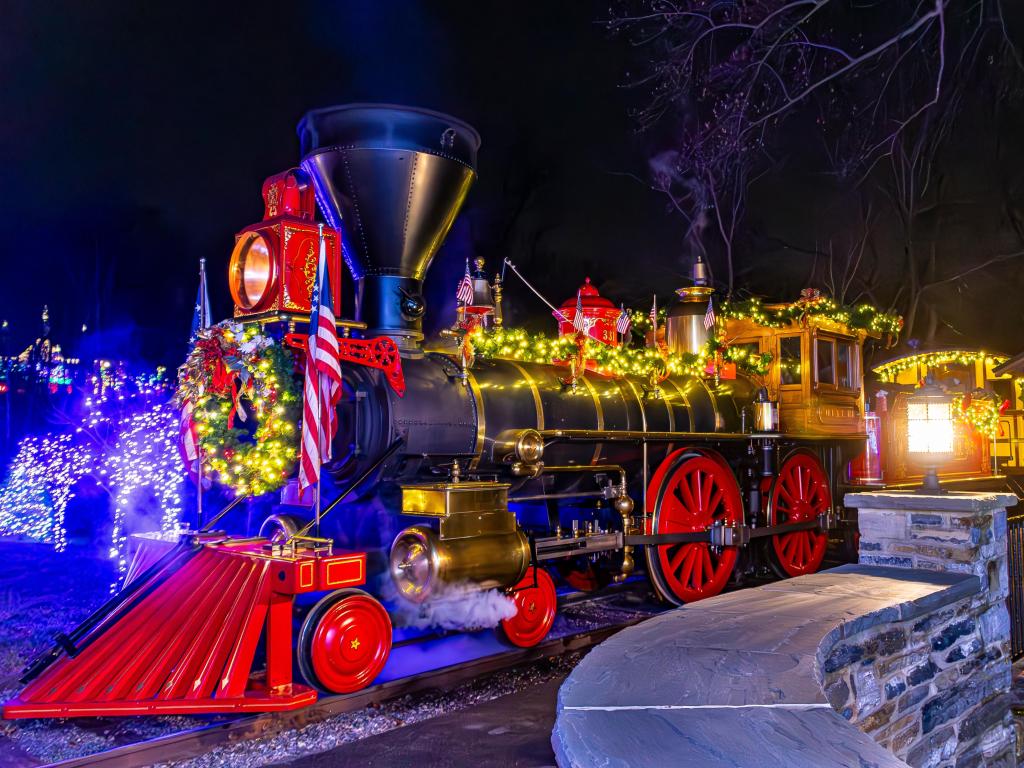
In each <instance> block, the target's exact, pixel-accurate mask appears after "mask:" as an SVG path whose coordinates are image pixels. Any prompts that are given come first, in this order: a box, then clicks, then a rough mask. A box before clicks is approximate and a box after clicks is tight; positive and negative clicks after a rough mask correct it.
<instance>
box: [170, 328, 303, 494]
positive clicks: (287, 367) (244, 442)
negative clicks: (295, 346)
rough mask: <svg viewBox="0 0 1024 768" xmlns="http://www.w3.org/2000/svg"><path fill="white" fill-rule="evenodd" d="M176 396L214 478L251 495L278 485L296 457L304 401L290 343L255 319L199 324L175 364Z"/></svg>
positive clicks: (274, 488)
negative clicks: (180, 360)
mask: <svg viewBox="0 0 1024 768" xmlns="http://www.w3.org/2000/svg"><path fill="white" fill-rule="evenodd" d="M177 400H178V404H179V406H181V407H182V409H183V412H184V413H185V414H189V413H191V424H190V425H188V426H189V428H190V429H191V431H192V434H193V435H194V438H195V441H196V443H197V445H198V448H199V455H200V457H201V459H202V462H203V466H204V468H207V467H208V468H209V469H212V470H213V473H214V477H215V479H216V480H217V481H218V482H221V483H223V484H224V485H227V486H229V487H231V488H232V489H234V491H235V492H236V493H238V494H240V495H241V494H252V495H254V496H258V495H260V494H263V493H267V492H268V491H273V490H276V489H277V488H280V487H281V486H282V485H284V483H285V480H287V479H288V477H289V476H290V475H291V472H292V469H293V468H294V465H295V460H296V458H297V457H298V447H299V433H298V427H297V425H298V423H299V418H300V415H301V408H302V398H301V392H300V390H299V379H298V377H297V376H296V375H295V360H294V358H293V356H292V353H291V351H290V350H288V349H287V348H285V347H284V346H283V345H282V344H280V343H278V342H276V341H274V339H272V338H270V337H269V336H265V335H263V334H261V333H260V329H259V327H258V326H256V325H249V326H243V325H241V324H240V323H235V322H231V321H225V322H223V323H218V324H217V325H213V326H210V327H209V328H205V329H203V330H201V331H199V333H198V335H197V338H196V341H195V344H194V345H193V347H192V350H191V352H190V353H189V356H188V359H187V360H186V361H185V364H184V365H182V366H181V368H179V369H178V391H177Z"/></svg>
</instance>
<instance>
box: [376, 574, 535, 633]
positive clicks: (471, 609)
mask: <svg viewBox="0 0 1024 768" xmlns="http://www.w3.org/2000/svg"><path fill="white" fill-rule="evenodd" d="M394 604H395V606H396V611H395V612H394V613H393V614H392V616H391V618H392V620H393V621H394V623H395V625H396V626H400V627H416V628H418V629H427V628H429V627H437V628H440V629H488V628H490V627H496V626H498V624H499V623H500V622H501V620H502V619H510V618H512V617H513V616H515V615H516V604H515V601H513V600H512V598H511V597H509V596H508V595H506V594H505V593H504V592H500V591H498V590H497V589H486V590H481V589H480V588H479V587H478V586H476V585H474V584H472V583H468V582H463V583H461V584H445V585H442V586H441V587H440V588H439V589H438V590H437V591H436V592H435V593H434V594H432V595H431V596H430V599H429V600H428V601H427V602H424V603H413V602H410V601H409V600H406V599H405V598H404V597H397V598H396V599H395V603H394Z"/></svg>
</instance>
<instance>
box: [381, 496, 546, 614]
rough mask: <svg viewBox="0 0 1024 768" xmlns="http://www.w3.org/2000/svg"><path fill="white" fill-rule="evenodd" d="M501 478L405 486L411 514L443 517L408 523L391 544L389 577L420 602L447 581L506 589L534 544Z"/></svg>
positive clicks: (405, 504)
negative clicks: (435, 525)
mask: <svg viewBox="0 0 1024 768" xmlns="http://www.w3.org/2000/svg"><path fill="white" fill-rule="evenodd" d="M508 488H509V486H508V485H506V484H503V483H488V482H482V483H481V482H467V483H436V484H432V485H416V486H403V487H402V508H403V511H404V512H406V513H408V514H416V515H427V516H431V517H439V518H440V524H439V526H438V530H437V531H435V530H434V529H433V527H431V526H429V525H414V526H412V527H411V528H406V529H405V530H404V531H402V532H401V533H399V534H398V536H397V537H396V538H395V542H394V544H393V545H392V546H391V557H390V571H391V578H392V580H393V581H394V583H395V586H396V587H397V589H398V591H399V593H400V594H401V595H403V596H404V597H405V598H407V599H408V600H411V601H413V602H416V603H422V602H425V601H426V600H428V599H431V598H438V597H443V596H444V593H445V591H446V588H447V587H449V586H458V587H460V588H462V587H470V588H472V589H504V588H506V587H510V586H512V585H513V584H515V583H516V582H517V581H519V580H520V579H521V578H522V577H523V574H525V573H526V568H527V566H528V565H529V564H530V544H529V541H528V540H527V538H526V535H525V534H524V533H523V531H522V530H521V529H520V528H519V525H518V524H517V522H516V518H515V515H514V514H513V513H512V512H510V511H509V509H508Z"/></svg>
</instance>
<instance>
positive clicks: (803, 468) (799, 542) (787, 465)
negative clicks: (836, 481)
mask: <svg viewBox="0 0 1024 768" xmlns="http://www.w3.org/2000/svg"><path fill="white" fill-rule="evenodd" d="M769 483H770V490H769V491H768V520H769V524H770V525H786V524H787V523H802V522H806V521H809V520H817V519H818V515H820V514H822V513H824V512H827V511H828V510H829V508H830V507H831V506H832V494H831V492H830V491H829V483H828V475H826V474H825V469H824V468H823V467H822V466H821V462H820V461H818V458H817V457H816V456H815V455H814V454H812V453H810V452H808V451H797V452H796V453H792V454H790V455H789V456H787V457H786V460H785V461H783V462H782V466H781V467H780V468H779V474H778V477H775V478H774V479H772V480H770V481H769ZM827 545H828V534H826V533H825V531H822V530H820V529H805V530H802V531H793V533H778V534H776V535H774V536H772V542H771V548H770V549H771V554H772V561H773V562H772V564H773V565H774V566H775V569H776V570H778V571H779V572H780V574H779V575H781V576H803V575H805V574H808V573H814V572H815V571H817V570H818V568H820V567H821V561H822V560H823V559H824V558H825V549H826V547H827Z"/></svg>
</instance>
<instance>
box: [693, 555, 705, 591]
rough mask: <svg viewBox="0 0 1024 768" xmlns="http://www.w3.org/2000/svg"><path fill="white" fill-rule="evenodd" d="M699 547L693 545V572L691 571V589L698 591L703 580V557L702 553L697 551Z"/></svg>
mask: <svg viewBox="0 0 1024 768" xmlns="http://www.w3.org/2000/svg"><path fill="white" fill-rule="evenodd" d="M700 547H701V545H700V544H695V545H694V552H693V553H694V555H695V557H694V558H693V571H692V576H693V587H694V589H700V587H701V585H702V584H703V583H704V579H703V578H702V576H703V570H704V556H703V554H702V553H700V552H698V551H697V550H698V549H699V548H700Z"/></svg>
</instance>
